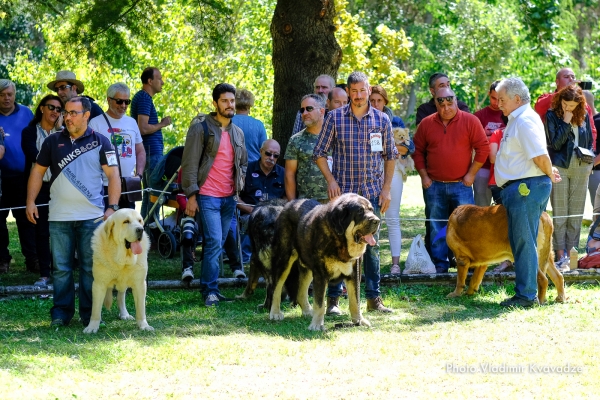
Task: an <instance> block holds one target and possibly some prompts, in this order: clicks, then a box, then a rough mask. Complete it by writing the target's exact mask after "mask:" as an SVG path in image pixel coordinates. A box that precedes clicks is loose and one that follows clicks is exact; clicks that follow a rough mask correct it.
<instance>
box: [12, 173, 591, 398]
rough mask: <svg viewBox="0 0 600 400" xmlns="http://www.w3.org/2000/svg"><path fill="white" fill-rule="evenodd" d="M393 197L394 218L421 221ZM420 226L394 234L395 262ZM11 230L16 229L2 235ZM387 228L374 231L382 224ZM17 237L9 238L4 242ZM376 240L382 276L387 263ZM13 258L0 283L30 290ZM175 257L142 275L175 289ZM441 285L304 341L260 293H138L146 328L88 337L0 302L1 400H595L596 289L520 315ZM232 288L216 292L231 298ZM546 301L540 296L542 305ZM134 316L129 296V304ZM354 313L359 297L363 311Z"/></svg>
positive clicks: (498, 289)
mask: <svg viewBox="0 0 600 400" xmlns="http://www.w3.org/2000/svg"><path fill="white" fill-rule="evenodd" d="M411 184H413V182H410V179H409V185H407V186H408V189H407V188H405V192H404V199H406V200H403V202H404V205H403V207H402V216H403V217H415V218H419V217H422V208H420V207H419V204H418V201H417V200H414V199H413V197H414V196H413V194H414V193H415V189H413V188H411V187H410V185H411ZM422 226H423V223H422V222H420V221H404V222H403V224H402V234H403V254H402V260H404V259H405V258H406V253H407V251H408V248H409V246H410V242H411V240H412V237H414V235H416V234H417V233H421V232H422V230H423V229H422ZM11 230H13V231H14V227H13V226H11ZM384 230H385V226H384ZM12 233H14V234H15V235H16V232H12ZM386 237H387V236H386V234H385V232H382V235H381V238H382V240H381V245H382V263H383V265H384V266H383V268H382V270H383V271H384V272H385V271H387V270H389V262H390V255H389V249H388V245H387V241H386ZM11 253H12V254H13V256H14V257H15V259H16V262H15V264H14V268H13V269H11V273H10V274H8V276H7V275H1V276H0V280H1V281H0V284H1V285H8V284H21V283H28V284H30V283H32V282H33V281H34V280H35V279H36V278H37V277H36V276H35V275H33V274H28V273H25V272H24V267H22V258H20V254H18V253H19V250H18V245H16V244H15V243H14V242H11ZM179 276H180V265H179V261H178V260H168V261H164V260H160V259H159V258H158V257H157V256H156V254H152V255H151V257H150V271H149V279H178V278H179ZM452 289H453V288H452V287H450V286H444V285H436V286H426V285H400V286H394V287H384V288H382V295H383V298H384V301H385V303H386V305H390V306H391V307H393V308H394V309H395V312H394V314H392V315H372V314H366V318H367V319H368V320H369V321H370V322H371V324H372V325H373V326H372V328H370V329H368V328H364V327H360V328H346V329H335V327H334V326H335V324H336V323H340V322H348V321H349V316H348V301H347V300H343V299H342V301H341V308H342V311H344V313H345V315H343V316H341V317H326V318H325V325H326V328H327V331H325V332H310V331H308V330H307V327H308V325H309V323H310V321H309V319H307V318H304V317H302V316H301V312H300V310H299V309H298V308H289V307H288V306H287V304H285V303H284V313H285V319H284V320H283V321H280V322H272V321H270V320H269V318H268V313H267V312H266V311H263V310H259V309H258V308H257V306H258V304H259V303H261V302H262V300H263V299H264V290H262V289H260V290H258V291H257V293H256V294H255V296H254V297H253V298H252V299H250V300H248V301H237V302H233V303H223V304H221V305H219V307H218V308H210V309H208V308H206V307H204V306H203V305H202V298H201V295H200V293H199V292H198V291H197V290H179V291H157V290H152V291H150V292H149V293H148V298H147V314H148V322H149V324H150V325H152V326H153V327H154V328H155V331H154V332H142V331H139V330H138V329H137V327H136V325H135V323H134V322H132V321H120V320H118V317H117V311H116V306H115V305H113V309H112V310H110V311H104V313H103V320H104V321H106V326H103V327H101V328H100V331H99V333H98V334H95V335H85V334H83V333H82V330H83V326H82V325H81V323H79V322H78V321H77V320H76V319H74V320H73V321H72V322H71V324H70V325H69V326H68V327H64V328H59V329H51V328H49V310H50V308H51V306H52V300H51V299H49V300H43V299H40V298H38V297H34V296H32V297H24V298H18V299H0V393H1V394H0V397H1V398H2V399H54V398H58V399H67V398H69V399H72V398H86V399H87V398H127V399H164V398H175V399H192V398H193V399H196V398H215V399H229V398H242V399H258V398H260V399H262V398H283V399H305V398H306V399H315V398H334V399H355V398H356V399H392V398H393V399H397V398H411V399H413V398H415V399H417V398H418V399H432V398H446V397H454V398H456V397H458V398H485V399H488V398H502V399H507V398H540V399H569V398H575V399H580V398H597V397H598V395H597V393H600V384H599V383H598V379H597V377H598V376H599V373H600V367H599V365H600V362H599V361H600V360H599V356H598V354H599V350H600V344H599V343H600V342H599V341H598V340H597V339H596V336H597V334H598V331H599V328H600V323H599V322H598V321H600V307H599V306H598V304H600V290H599V289H598V287H597V286H595V285H582V284H578V285H571V286H569V287H568V288H567V295H568V296H569V298H570V300H569V301H568V302H567V303H566V304H554V303H553V302H551V303H550V304H549V305H547V306H543V307H538V308H534V309H530V310H519V309H509V310H506V309H502V308H501V307H500V306H499V305H498V303H499V302H500V301H501V300H502V299H504V298H505V297H507V296H510V295H512V294H513V286H512V285H506V286H497V285H486V286H483V287H482V289H481V291H480V293H478V294H476V295H475V296H472V297H466V296H465V297H461V298H459V299H452V300H448V299H446V298H445V296H446V294H448V293H449V292H451V291H452ZM241 291H242V289H241V288H234V289H226V290H224V291H223V292H224V294H225V295H226V296H229V297H233V296H234V295H235V294H239V293H240V292H241ZM555 296H556V290H555V289H554V288H550V290H549V298H550V299H553V298H554V297H555ZM127 302H128V309H129V311H130V313H132V314H133V313H134V306H133V299H132V297H131V295H128V296H127ZM361 304H362V305H363V307H362V309H363V312H364V311H365V301H364V298H363V301H362V302H361ZM567 363H569V364H570V365H571V366H575V367H580V368H581V369H582V372H581V373H577V374H560V373H535V372H532V371H530V370H529V366H530V364H534V365H536V366H547V367H560V366H564V365H566V364H567ZM448 364H450V365H455V366H457V367H459V368H460V367H462V368H464V367H465V366H468V367H469V368H482V367H484V366H486V365H488V366H493V367H496V368H499V367H501V366H502V365H508V366H513V367H514V366H517V367H522V368H524V369H525V370H524V371H522V372H519V373H508V374H503V373H483V372H476V373H448V372H447V366H448Z"/></svg>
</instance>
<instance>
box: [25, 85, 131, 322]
mask: <svg viewBox="0 0 600 400" xmlns="http://www.w3.org/2000/svg"><path fill="white" fill-rule="evenodd" d="M90 109H91V104H90V101H89V100H88V99H87V98H85V97H74V98H72V99H70V100H69V101H68V102H67V103H66V104H65V110H64V111H63V114H64V116H65V125H66V127H67V129H65V130H62V131H60V132H56V133H53V134H52V135H50V136H48V137H47V138H46V140H44V143H43V144H42V148H41V149H40V152H39V154H38V157H37V160H36V164H35V165H34V166H33V168H32V170H31V175H30V177H29V182H28V187H27V218H28V219H29V221H31V222H32V223H34V224H35V223H36V218H37V217H38V211H37V207H36V205H35V199H36V197H37V195H38V193H39V191H40V188H41V186H42V177H43V176H44V173H45V172H46V170H47V169H48V168H50V171H51V172H52V179H51V180H50V210H49V218H48V220H49V221H50V244H51V250H52V260H53V262H54V306H53V307H52V309H51V310H50V315H51V317H52V323H51V326H52V327H59V326H64V325H67V324H68V323H69V322H70V321H71V319H72V318H73V316H74V315H75V287H74V283H73V257H74V255H75V250H77V255H78V258H79V295H78V297H79V317H80V318H81V322H82V323H83V326H88V324H89V321H90V317H91V314H92V282H93V276H92V245H91V239H92V235H93V233H94V230H95V229H96V228H97V227H98V225H100V221H101V220H102V218H104V219H106V218H108V217H109V216H110V215H111V214H112V213H114V212H115V211H117V210H118V209H119V206H118V205H117V204H118V203H119V197H120V195H121V182H120V179H119V171H118V170H117V156H116V154H115V150H114V148H113V146H112V145H111V144H110V141H109V140H108V139H107V138H106V137H105V136H103V135H102V134H101V133H98V132H94V131H93V130H92V129H91V128H88V120H89V117H90ZM103 171H104V173H105V174H106V176H107V177H108V202H109V206H108V209H107V210H106V211H104V202H103V201H102V197H103V194H104V186H103V183H102V172H103Z"/></svg>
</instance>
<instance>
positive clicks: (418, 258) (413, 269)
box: [404, 235, 436, 274]
mask: <svg viewBox="0 0 600 400" xmlns="http://www.w3.org/2000/svg"><path fill="white" fill-rule="evenodd" d="M404 273H405V274H435V273H436V271H435V265H434V264H433V262H432V261H431V257H429V253H427V250H426V249H425V243H423V239H422V238H421V235H417V236H416V237H415V238H414V239H413V242H412V244H411V245H410V251H409V252H408V257H407V258H406V264H405V268H404Z"/></svg>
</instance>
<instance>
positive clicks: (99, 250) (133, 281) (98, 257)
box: [83, 209, 154, 333]
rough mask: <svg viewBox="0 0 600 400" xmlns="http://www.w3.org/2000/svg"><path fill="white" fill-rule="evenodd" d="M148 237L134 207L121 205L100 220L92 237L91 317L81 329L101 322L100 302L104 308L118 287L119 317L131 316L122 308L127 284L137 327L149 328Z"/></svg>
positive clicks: (92, 329)
mask: <svg viewBox="0 0 600 400" xmlns="http://www.w3.org/2000/svg"><path fill="white" fill-rule="evenodd" d="M149 246H150V240H149V239H148V235H147V234H146V232H144V226H143V220H142V216H141V215H140V214H139V213H138V212H137V211H135V210H131V209H121V210H118V211H117V212H115V213H114V214H113V215H111V216H110V217H108V219H107V220H106V221H105V222H104V223H103V224H101V225H100V226H99V227H98V228H97V229H96V231H95V232H94V236H93V237H92V250H93V251H94V258H93V259H94V264H93V267H92V273H93V275H94V283H93V284H92V317H91V318H90V324H89V325H88V326H87V328H85V329H84V330H83V332H84V333H96V332H98V327H99V326H100V317H101V315H102V303H103V302H104V306H105V307H106V309H107V310H109V309H110V307H111V306H112V302H113V287H115V286H116V287H117V291H118V294H117V304H118V306H119V318H121V319H124V320H126V319H128V320H133V317H132V316H131V315H129V313H128V312H127V309H126V308H125V293H126V291H127V288H128V287H130V288H131V289H132V292H133V299H134V301H135V319H136V321H137V325H138V327H139V328H140V329H142V330H146V331H152V330H154V328H152V327H151V326H150V325H148V322H146V274H147V273H148V248H149Z"/></svg>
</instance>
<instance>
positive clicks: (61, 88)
mask: <svg viewBox="0 0 600 400" xmlns="http://www.w3.org/2000/svg"><path fill="white" fill-rule="evenodd" d="M71 87H72V85H61V86H58V87H56V86H55V87H54V90H56V91H57V92H60V91H61V90H67V89H71Z"/></svg>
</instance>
